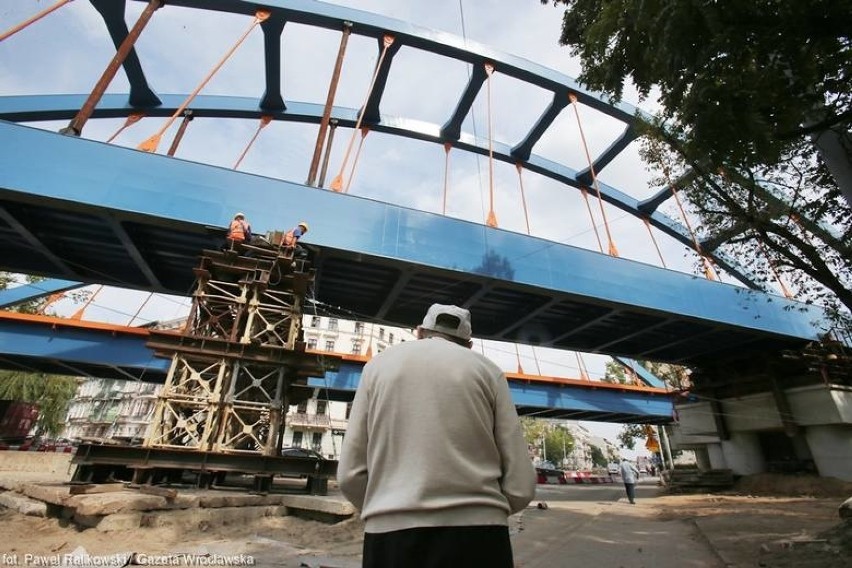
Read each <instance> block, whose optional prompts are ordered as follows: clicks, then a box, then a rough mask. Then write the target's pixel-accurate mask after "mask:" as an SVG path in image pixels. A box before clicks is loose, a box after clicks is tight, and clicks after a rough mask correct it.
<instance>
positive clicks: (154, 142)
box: [136, 10, 271, 153]
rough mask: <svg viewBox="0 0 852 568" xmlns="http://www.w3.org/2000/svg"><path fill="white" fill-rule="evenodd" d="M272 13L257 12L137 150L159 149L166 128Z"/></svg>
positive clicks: (154, 150)
mask: <svg viewBox="0 0 852 568" xmlns="http://www.w3.org/2000/svg"><path fill="white" fill-rule="evenodd" d="M270 15H271V12H269V11H268V10H258V11H257V12H255V16H254V20H252V22H251V24H250V25H249V27H248V29H247V30H246V31H245V32H244V33H243V35H242V36H241V37H240V39H238V40H237V42H236V43H235V44H234V45H232V46H231V48H230V49H228V51H227V52H226V53H225V55H224V56H222V58H221V59H220V60H219V62H218V63H216V65H214V66H213V69H212V70H211V71H210V72H209V73H208V74H207V76H206V77H204V79H202V81H201V83H200V84H199V85H198V86H197V87H196V88H195V90H194V91H192V93H191V94H190V95H189V96H188V97H187V98H186V100H185V101H183V102H182V103H181V105H180V106H179V107H178V108H177V110H176V111H175V112H174V114H172V116H171V117H170V118H169V119H168V120H167V121H166V123H165V124H164V125H163V127H162V128H160V130H159V131H157V133H156V134H154V135H153V136H151V137H150V138H148V139H147V140H145V141H144V142H142V143H141V144H139V146H137V147H136V149H137V150H142V151H143V152H152V153H153V152H156V151H157V147H158V146H159V145H160V140H161V139H162V137H163V134H164V133H165V132H166V130H168V128H169V127H170V126H171V125H172V124H173V123H174V121H175V120H177V117H179V116H180V115H181V114H183V111H184V110H185V109H186V107H188V106H189V104H190V103H191V102H192V101H193V100H194V99H195V97H196V96H198V93H200V92H201V89H203V88H204V87H205V86H206V85H207V83H209V82H210V79H212V78H213V76H214V75H215V74H216V73H218V72H219V69H221V68H222V66H223V65H224V64H225V62H226V61H228V59H229V58H230V57H231V56H232V55H233V54H234V52H235V51H236V50H237V48H238V47H240V45H242V43H243V42H244V41H245V40H246V38H247V37H248V36H249V34H250V33H251V32H252V30H254V28H255V27H257V25H258V24H260V23H262V22H265V21H266V20H268V19H269V16H270Z"/></svg>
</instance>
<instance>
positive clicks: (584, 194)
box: [580, 187, 603, 252]
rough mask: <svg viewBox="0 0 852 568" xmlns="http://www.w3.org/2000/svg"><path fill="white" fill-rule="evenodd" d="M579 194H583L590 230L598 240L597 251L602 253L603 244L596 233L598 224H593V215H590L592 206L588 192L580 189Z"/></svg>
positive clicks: (582, 188) (583, 188)
mask: <svg viewBox="0 0 852 568" xmlns="http://www.w3.org/2000/svg"><path fill="white" fill-rule="evenodd" d="M580 193H582V194H583V199H584V200H585V201H586V210H587V211H588V212H589V219H591V220H592V229H594V231H595V238H596V239H597V240H598V250H599V251H601V252H603V243H602V242H601V235H600V233H598V224H597V223H596V222H595V215H594V214H593V213H592V206H591V205H590V204H589V192H588V191H586V188H585V187H581V188H580Z"/></svg>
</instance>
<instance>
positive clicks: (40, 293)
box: [0, 278, 85, 308]
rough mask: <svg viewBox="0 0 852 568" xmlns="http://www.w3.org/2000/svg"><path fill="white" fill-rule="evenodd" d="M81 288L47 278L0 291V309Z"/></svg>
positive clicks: (70, 282)
mask: <svg viewBox="0 0 852 568" xmlns="http://www.w3.org/2000/svg"><path fill="white" fill-rule="evenodd" d="M81 286H85V284H83V283H82V282H76V281H74V280H62V279H59V278H48V279H47V280H41V281H39V282H35V283H32V284H30V283H27V284H22V285H20V286H15V287H14V288H7V289H5V290H0V308H8V307H10V306H14V305H16V304H22V303H24V302H29V301H30V300H35V299H38V298H42V297H44V296H49V295H50V294H56V293H57V292H65V291H67V290H73V289H75V288H79V287H81Z"/></svg>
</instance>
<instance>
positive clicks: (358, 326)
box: [355, 321, 364, 335]
mask: <svg viewBox="0 0 852 568" xmlns="http://www.w3.org/2000/svg"><path fill="white" fill-rule="evenodd" d="M355 333H356V334H357V335H361V334H362V333H364V322H362V321H356V322H355Z"/></svg>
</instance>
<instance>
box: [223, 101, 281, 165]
mask: <svg viewBox="0 0 852 568" xmlns="http://www.w3.org/2000/svg"><path fill="white" fill-rule="evenodd" d="M270 122H272V115H269V114H264V115H261V117H260V124H258V125H257V130H255V131H254V136H252V137H251V140H249V142H248V144H247V145H246V147H245V150H243V153H242V154H240V157H239V158H238V159H237V161H236V163H234V167H233V168H231V169H232V170H236V169H237V168H239V167H240V164H241V163H242V161H243V158H245V157H246V154H248V151H249V150H250V149H251V147H252V146H253V145H254V141H255V140H257V137H258V136H259V135H260V131H261V130H263V129H264V128H266V126H267V125H268V124H269V123H270Z"/></svg>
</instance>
